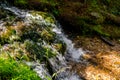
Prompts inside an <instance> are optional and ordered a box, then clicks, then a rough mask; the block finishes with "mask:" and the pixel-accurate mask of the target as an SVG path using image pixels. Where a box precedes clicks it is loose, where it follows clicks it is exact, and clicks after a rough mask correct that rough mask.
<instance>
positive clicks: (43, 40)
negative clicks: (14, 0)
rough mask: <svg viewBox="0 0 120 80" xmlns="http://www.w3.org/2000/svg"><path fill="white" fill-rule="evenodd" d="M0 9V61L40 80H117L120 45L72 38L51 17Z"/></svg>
mask: <svg viewBox="0 0 120 80" xmlns="http://www.w3.org/2000/svg"><path fill="white" fill-rule="evenodd" d="M0 9H1V12H3V14H2V15H1V16H0V43H1V45H0V56H1V57H4V58H5V59H6V58H8V57H10V58H13V59H14V60H16V61H22V63H24V64H26V65H27V66H30V67H31V69H32V70H33V71H35V72H36V73H37V75H38V76H39V77H40V78H41V79H42V80H120V54H118V53H119V51H120V49H119V48H120V45H119V41H117V42H116V41H114V40H113V41H111V43H114V45H112V46H111V45H108V44H106V43H105V42H104V40H103V39H104V38H102V39H101V37H87V38H85V37H84V36H77V35H72V36H73V37H71V33H69V32H67V31H66V32H64V31H65V30H63V29H62V26H61V24H60V23H59V22H58V21H57V20H56V19H55V17H54V16H53V15H52V14H50V13H46V12H41V11H34V10H23V9H19V8H17V7H14V6H10V5H8V4H5V3H4V4H3V3H1V4H0ZM0 80H1V77H0Z"/></svg>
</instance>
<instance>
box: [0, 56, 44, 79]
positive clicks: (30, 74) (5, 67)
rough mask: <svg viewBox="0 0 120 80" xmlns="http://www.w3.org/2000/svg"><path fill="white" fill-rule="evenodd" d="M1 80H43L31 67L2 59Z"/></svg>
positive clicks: (0, 63)
mask: <svg viewBox="0 0 120 80" xmlns="http://www.w3.org/2000/svg"><path fill="white" fill-rule="evenodd" d="M0 80H42V79H40V77H38V76H37V74H36V73H35V72H34V71H31V70H30V67H28V66H26V65H25V64H23V63H21V62H20V61H14V60H13V59H3V58H0Z"/></svg>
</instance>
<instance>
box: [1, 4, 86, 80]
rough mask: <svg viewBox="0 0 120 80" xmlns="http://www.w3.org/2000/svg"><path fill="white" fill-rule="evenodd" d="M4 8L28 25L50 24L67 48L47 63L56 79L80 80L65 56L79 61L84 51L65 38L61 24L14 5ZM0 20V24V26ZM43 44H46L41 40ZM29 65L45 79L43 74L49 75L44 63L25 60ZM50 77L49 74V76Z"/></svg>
mask: <svg viewBox="0 0 120 80" xmlns="http://www.w3.org/2000/svg"><path fill="white" fill-rule="evenodd" d="M4 9H6V10H9V11H10V12H13V13H14V14H15V15H16V16H17V17H19V18H22V19H23V21H24V22H25V23H26V24H27V25H30V24H31V23H36V24H38V25H52V27H53V32H55V33H56V34H57V36H58V38H59V39H60V40H62V41H64V42H65V44H66V46H67V49H66V53H65V55H66V56H63V55H62V54H59V52H58V55H57V56H56V57H54V58H51V59H49V63H50V65H51V66H52V70H53V71H54V72H55V73H57V78H56V80H81V79H80V77H79V76H78V75H77V74H76V73H75V72H70V68H71V66H68V65H67V61H66V58H68V57H69V59H68V60H72V61H73V62H79V61H80V57H81V55H82V54H84V53H85V52H84V51H83V50H82V49H81V48H75V47H74V43H73V42H72V41H71V40H70V39H68V38H67V35H66V34H64V32H63V31H62V29H61V26H60V25H59V24H53V23H49V22H46V21H45V20H44V19H43V18H42V16H40V15H37V16H33V15H31V14H30V13H29V11H25V10H20V9H18V8H16V7H6V6H4ZM2 25H3V24H2V21H1V24H0V26H2ZM43 43H44V44H43V46H44V45H47V44H46V43H45V42H44V41H43ZM48 47H50V48H51V49H52V50H55V49H54V48H53V47H52V45H51V46H50V45H48ZM26 64H28V65H29V66H31V65H32V66H34V71H36V72H37V73H38V75H39V76H40V77H41V78H43V79H45V76H46V75H47V76H50V75H49V73H48V70H47V69H46V68H45V65H44V64H40V63H38V62H37V63H36V62H26ZM50 77H51V76H50Z"/></svg>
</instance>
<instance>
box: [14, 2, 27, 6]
mask: <svg viewBox="0 0 120 80" xmlns="http://www.w3.org/2000/svg"><path fill="white" fill-rule="evenodd" d="M14 4H15V5H22V6H24V7H26V6H27V5H28V1H27V0H14Z"/></svg>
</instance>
